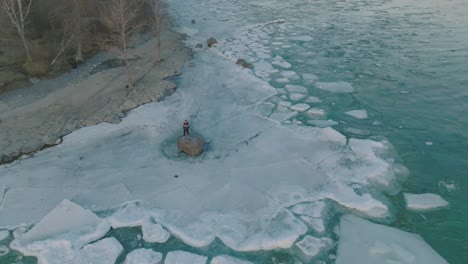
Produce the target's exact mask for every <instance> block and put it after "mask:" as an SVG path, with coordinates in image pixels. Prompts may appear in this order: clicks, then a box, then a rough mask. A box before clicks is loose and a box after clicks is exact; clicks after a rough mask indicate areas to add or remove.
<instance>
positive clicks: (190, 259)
mask: <svg viewBox="0 0 468 264" xmlns="http://www.w3.org/2000/svg"><path fill="white" fill-rule="evenodd" d="M207 260H208V258H207V257H204V256H200V255H196V254H193V253H190V252H186V251H180V250H178V251H171V252H169V253H167V256H166V259H165V260H164V264H205V263H206V261H207Z"/></svg>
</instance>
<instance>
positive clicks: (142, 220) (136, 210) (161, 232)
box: [106, 203, 170, 243]
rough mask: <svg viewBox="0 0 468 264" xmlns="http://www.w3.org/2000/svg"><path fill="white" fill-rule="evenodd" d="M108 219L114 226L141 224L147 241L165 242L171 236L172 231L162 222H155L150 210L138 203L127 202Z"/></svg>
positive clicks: (144, 238)
mask: <svg viewBox="0 0 468 264" xmlns="http://www.w3.org/2000/svg"><path fill="white" fill-rule="evenodd" d="M106 220H107V221H108V222H109V223H110V224H111V226H112V227H113V228H121V227H136V226H141V230H142V232H143V240H145V241H146V242H151V243H164V242H166V241H167V240H168V239H169V237H170V233H169V232H167V231H166V230H165V229H164V228H163V227H162V226H161V225H160V224H156V223H154V221H153V219H152V217H151V215H150V214H149V213H148V211H147V210H146V209H144V208H143V207H140V206H138V204H136V203H129V204H126V205H125V206H123V207H121V208H119V210H117V212H115V213H114V214H112V215H111V216H109V217H107V218H106Z"/></svg>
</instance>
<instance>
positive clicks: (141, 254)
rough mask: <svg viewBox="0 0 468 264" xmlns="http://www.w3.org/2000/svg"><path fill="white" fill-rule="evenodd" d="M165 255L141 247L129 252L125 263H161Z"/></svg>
mask: <svg viewBox="0 0 468 264" xmlns="http://www.w3.org/2000/svg"><path fill="white" fill-rule="evenodd" d="M162 259H163V255H162V254H161V253H159V252H156V251H153V250H151V249H146V248H139V249H135V250H133V251H132V252H130V253H128V254H127V257H126V258H125V264H160V263H162Z"/></svg>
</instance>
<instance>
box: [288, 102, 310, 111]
mask: <svg viewBox="0 0 468 264" xmlns="http://www.w3.org/2000/svg"><path fill="white" fill-rule="evenodd" d="M290 108H291V110H293V111H297V112H304V111H307V110H308V109H309V108H310V106H309V105H308V104H304V103H302V104H295V105H293V106H291V107H290Z"/></svg>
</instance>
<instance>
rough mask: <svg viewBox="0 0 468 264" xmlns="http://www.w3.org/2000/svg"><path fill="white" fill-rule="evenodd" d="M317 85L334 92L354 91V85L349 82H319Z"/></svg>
mask: <svg viewBox="0 0 468 264" xmlns="http://www.w3.org/2000/svg"><path fill="white" fill-rule="evenodd" d="M315 87H317V88H319V89H321V90H325V91H329V92H332V93H351V92H354V88H353V86H351V84H350V83H348V82H317V83H315Z"/></svg>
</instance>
